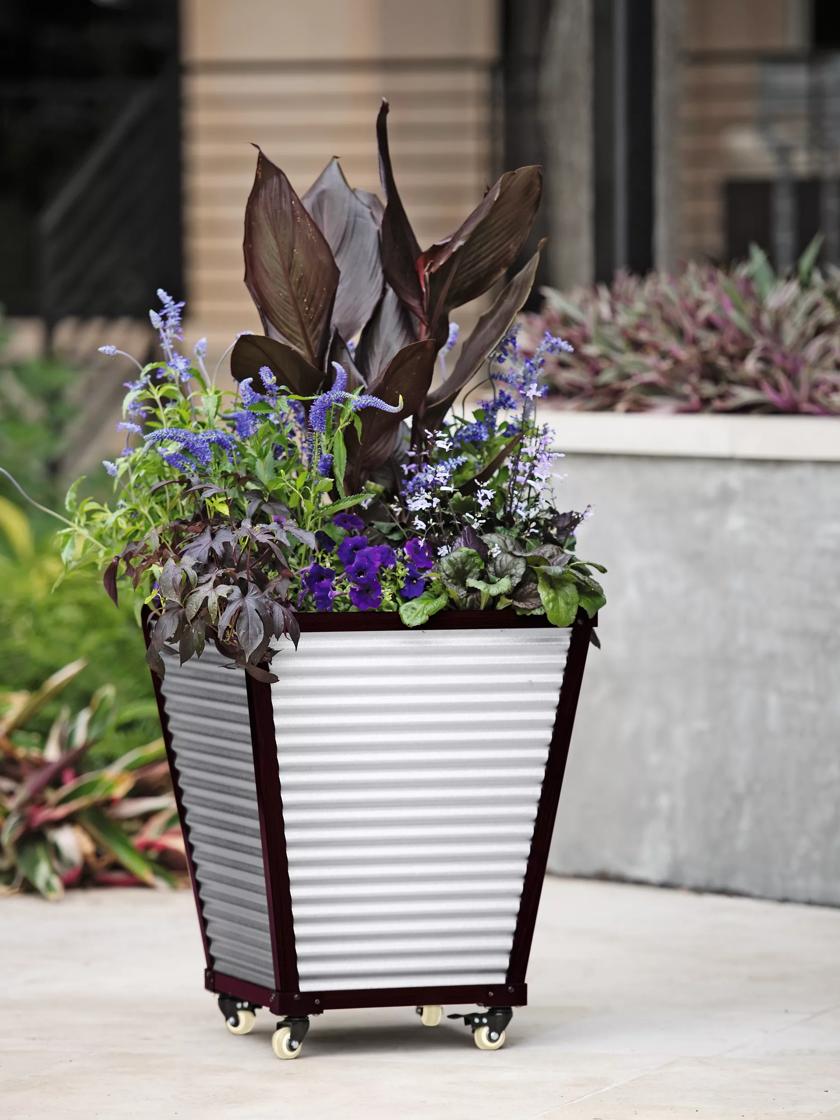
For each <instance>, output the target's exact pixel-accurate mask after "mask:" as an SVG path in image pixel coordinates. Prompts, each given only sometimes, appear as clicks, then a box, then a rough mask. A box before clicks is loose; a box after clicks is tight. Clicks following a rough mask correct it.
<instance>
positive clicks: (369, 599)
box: [350, 576, 382, 611]
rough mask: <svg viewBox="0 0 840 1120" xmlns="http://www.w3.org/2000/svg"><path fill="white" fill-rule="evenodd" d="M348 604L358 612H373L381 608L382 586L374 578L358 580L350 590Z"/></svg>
mask: <svg viewBox="0 0 840 1120" xmlns="http://www.w3.org/2000/svg"><path fill="white" fill-rule="evenodd" d="M350 602H351V603H352V604H353V606H354V607H355V608H356V609H357V610H360V611H375V610H378V609H379V607H381V606H382V585H381V583H380V582H379V580H378V579H377V578H376V576H373V577H371V578H369V579H364V580H360V581H358V582H357V583H355V584H354V586H353V587H351V588H350Z"/></svg>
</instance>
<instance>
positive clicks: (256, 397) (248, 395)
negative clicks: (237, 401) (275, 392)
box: [239, 377, 265, 405]
mask: <svg viewBox="0 0 840 1120" xmlns="http://www.w3.org/2000/svg"><path fill="white" fill-rule="evenodd" d="M239 395H240V396H241V397H242V403H243V404H244V405H249V404H258V403H259V402H260V401H261V400H264V399H265V398H264V397H263V395H262V393H258V392H256V390H255V389H254V379H253V377H246V378H245V380H244V381H240V382H239Z"/></svg>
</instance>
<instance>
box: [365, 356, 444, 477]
mask: <svg viewBox="0 0 840 1120" xmlns="http://www.w3.org/2000/svg"><path fill="white" fill-rule="evenodd" d="M435 352H436V348H435V343H434V342H433V340H432V339H430V338H427V339H424V340H423V341H421V342H413V343H412V344H411V345H410V346H406V347H405V348H404V349H402V350H400V352H399V353H398V354H397V355H396V357H395V358H394V359H393V361H392V362H391V363H390V365H389V366H388V368H387V369H386V370H385V372H384V373H383V374H382V375H381V377H380V378H379V379H378V380H377V381H376V382H375V383H374V384H372V385H371V386H370V391H371V393H374V394H375V395H376V396H377V397H380V398H381V399H382V400H384V401H385V402H386V403H387V404H392V405H394V404H397V403H398V402H399V399H400V397H402V399H403V407H402V408H401V410H400V411H399V412H381V411H380V410H379V409H375V408H365V409H363V410H362V411H361V412H360V413H359V417H360V419H361V422H362V439H361V446H359V441H358V438H357V437H356V433H355V432H354V431H353V430H352V429H348V431H347V433H346V440H347V464H348V465H347V476H346V477H347V480H348V481H347V486H348V488H350V487H352V488H353V489H357V488H358V485H359V481H360V478H361V475H362V472H363V471H364V472H367V471H371V470H375V469H376V468H377V467H380V466H381V465H382V464H383V463H384V462H385V461H386V460H387V459H388V458H389V456H390V455H391V454H392V453H393V451H394V449H395V448H396V446H397V444H398V443H399V438H400V429H401V424H402V421H403V420H404V419H405V418H406V417H408V416H412V415H414V413H416V412H417V410H418V409H419V408H421V407H422V404H423V401H424V400H425V397H426V393H427V392H428V389H429V385H430V384H431V381H432V375H433V373H434V366H435Z"/></svg>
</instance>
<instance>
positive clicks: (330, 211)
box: [301, 158, 383, 338]
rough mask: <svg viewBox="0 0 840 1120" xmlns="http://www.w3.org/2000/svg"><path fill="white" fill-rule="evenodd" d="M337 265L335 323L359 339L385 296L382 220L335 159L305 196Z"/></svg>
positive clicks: (333, 316) (305, 201) (309, 209)
mask: <svg viewBox="0 0 840 1120" xmlns="http://www.w3.org/2000/svg"><path fill="white" fill-rule="evenodd" d="M301 201H302V202H303V205H304V206H305V207H306V209H307V210H308V211H309V213H310V214H311V215H312V217H313V218H314V219H315V222H316V223H317V225H318V228H319V229H320V230H321V232H322V233H323V235H324V237H325V238H326V239H327V244H328V245H329V247H330V249H331V250H332V254H333V257H334V259H335V263H336V264H337V265H338V270H339V279H338V289H337V291H336V294H335V305H334V307H333V312H332V322H333V326H334V327H335V329H336V330H337V331H338V332H339V334H341V335H342V336H343V337H344V338H353V336H354V335H357V334H358V333H359V331H360V330H361V329H362V327H363V326H364V325H365V323H366V322H367V321H368V319H369V318H370V317H371V315H372V314H373V309H374V307H376V304H377V302H378V300H379V297H380V295H381V294H382V284H383V279H382V265H381V264H380V263H379V222H378V221H377V219H376V217H375V215H374V213H373V211H372V210H371V208H370V206H369V205H368V204H367V203H365V202H364V201H363V200H362V199H361V198H359V196H358V194H356V192H355V191H353V190H352V188H351V187H350V185H349V184H348V182H347V180H346V179H345V178H344V173H343V171H342V170H341V165H340V164H339V162H338V160H337V159H335V158H333V159H331V160H330V162H329V163H328V164H327V166H326V167H325V168H324V170H323V171H322V172H321V174H320V175H319V176H318V178H317V179H316V180H315V182H314V183H313V184H312V186H311V187H310V188H309V190H308V191H307V192H306V194H305V195H304V196H303V198H302V200H301Z"/></svg>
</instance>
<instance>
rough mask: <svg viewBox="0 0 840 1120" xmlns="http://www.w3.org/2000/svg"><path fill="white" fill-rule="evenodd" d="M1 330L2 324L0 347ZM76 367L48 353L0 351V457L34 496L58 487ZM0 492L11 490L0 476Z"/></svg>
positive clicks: (52, 493) (49, 498)
mask: <svg viewBox="0 0 840 1120" xmlns="http://www.w3.org/2000/svg"><path fill="white" fill-rule="evenodd" d="M4 342H5V334H4V332H3V328H2V326H0V348H2V346H3V344H4ZM74 376H75V371H73V370H71V369H69V368H68V367H67V366H66V365H65V364H63V363H61V362H57V361H53V360H51V359H46V358H33V359H27V360H22V361H11V360H9V359H8V358H3V357H0V446H2V461H3V462H4V463H5V464H6V465H11V464H14V468H15V472H16V477H17V479H18V481H19V482H20V483H21V485H22V486H23V487H24V489H25V490H27V491H28V492H29V493H30V494H31V495H32V496H33V497H34V498H35V499H36V500H37V501H39V502H42V503H46V504H52V503H54V502H55V500H56V496H57V493H58V480H57V465H58V462H59V460H60V457H61V454H62V452H63V451H64V450H65V443H66V433H67V425H68V422H69V421H70V419H72V416H73V414H74V411H75V410H74V407H73V405H72V403H71V401H70V399H69V393H68V390H69V388H70V386H71V385H72V382H73V378H74ZM0 494H8V496H10V497H11V496H13V495H12V492H11V489H8V490H7V483H6V482H5V480H4V479H0Z"/></svg>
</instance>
